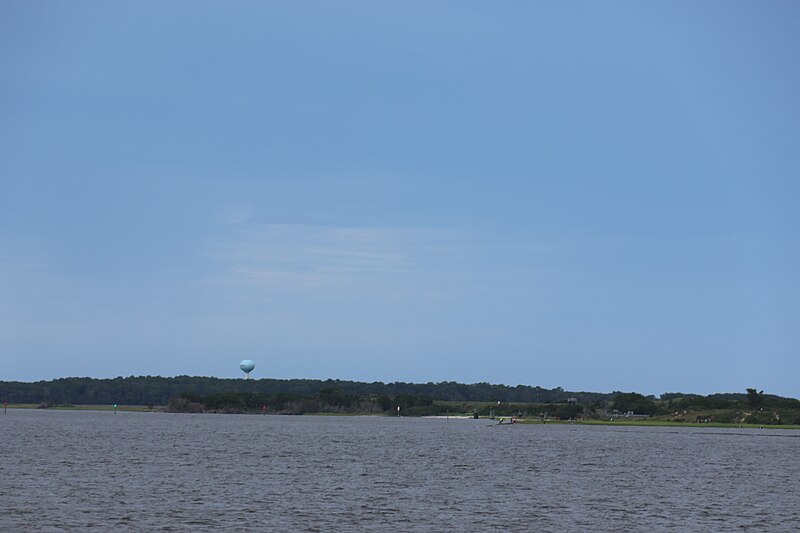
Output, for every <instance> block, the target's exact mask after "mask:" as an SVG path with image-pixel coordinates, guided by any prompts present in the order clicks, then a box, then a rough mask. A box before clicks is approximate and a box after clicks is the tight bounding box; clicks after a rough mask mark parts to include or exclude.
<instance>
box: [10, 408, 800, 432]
mask: <svg viewBox="0 0 800 533" xmlns="http://www.w3.org/2000/svg"><path fill="white" fill-rule="evenodd" d="M8 409H10V410H20V411H24V410H40V411H98V412H109V411H110V412H113V411H114V410H115V408H114V406H113V405H98V404H86V405H58V406H55V405H54V406H52V407H47V408H39V406H38V405H37V404H8ZM116 410H117V411H118V412H120V413H167V412H168V411H166V408H165V406H154V407H152V408H150V407H148V406H144V405H125V406H121V405H120V406H117V408H116ZM174 414H209V415H211V414H217V415H219V414H222V415H225V414H243V415H258V416H264V414H263V413H224V412H210V411H206V412H203V413H174ZM267 415H269V416H377V417H381V418H397V417H395V416H391V415H376V414H374V413H371V414H370V413H365V414H360V413H304V414H302V415H289V414H280V413H267ZM0 416H2V414H0ZM401 418H424V419H431V420H446V419H454V420H475V419H474V418H473V416H471V415H468V414H453V415H429V416H419V417H406V416H403V417H401ZM479 420H492V419H490V418H487V417H482V418H480V419H479ZM516 424H521V425H536V424H539V425H547V424H560V425H573V426H620V427H688V428H722V429H789V430H800V425H797V424H727V423H721V422H707V423H706V422H672V421H669V420H652V419H646V420H613V421H612V420H599V419H586V420H575V421H571V420H544V421H542V420H541V419H538V418H518V419H517V422H516Z"/></svg>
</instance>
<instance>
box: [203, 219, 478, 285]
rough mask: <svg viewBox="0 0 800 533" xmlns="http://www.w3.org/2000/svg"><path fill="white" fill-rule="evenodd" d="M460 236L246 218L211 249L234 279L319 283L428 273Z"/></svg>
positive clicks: (263, 282)
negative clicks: (267, 222) (283, 222)
mask: <svg viewBox="0 0 800 533" xmlns="http://www.w3.org/2000/svg"><path fill="white" fill-rule="evenodd" d="M460 238H462V239H463V237H462V236H459V235H458V234H457V233H456V232H452V231H443V230H436V229H418V228H414V229H408V228H358V227H342V226H317V225H295V224H254V223H242V224H239V225H238V226H237V230H236V231H234V232H232V233H231V234H229V235H228V237H227V239H226V240H224V241H218V242H215V243H214V244H213V245H212V247H211V249H212V254H213V255H214V257H215V258H216V260H217V261H219V262H220V263H222V264H223V265H224V268H225V271H226V274H227V281H229V282H237V283H251V284H253V285H257V286H260V287H263V288H280V289H320V288H324V287H335V286H339V287H341V286H343V285H347V284H353V283H360V282H361V283H364V282H370V283H375V282H379V283H380V282H385V283H392V282H396V281H398V280H400V279H404V278H407V277H409V276H419V275H424V273H425V272H426V271H429V270H431V269H435V268H439V267H437V265H439V264H440V263H441V262H442V258H443V256H446V255H447V254H448V253H451V252H452V251H453V250H454V249H455V248H457V247H460V246H462V245H461V244H459V242H458V241H459V239H460Z"/></svg>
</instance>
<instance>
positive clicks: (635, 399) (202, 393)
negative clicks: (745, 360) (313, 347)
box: [0, 376, 800, 424]
mask: <svg viewBox="0 0 800 533" xmlns="http://www.w3.org/2000/svg"><path fill="white" fill-rule="evenodd" d="M0 400H2V401H7V402H9V403H11V404H38V405H40V406H41V407H47V406H56V405H62V406H63V405H80V404H120V405H143V406H159V405H160V406H167V409H168V410H171V411H178V412H230V413H247V412H269V413H282V414H303V413H372V414H393V415H394V414H400V415H401V416H420V415H444V414H457V413H458V414H460V413H467V414H477V415H479V416H492V415H494V416H515V415H516V416H523V417H529V418H536V417H539V418H542V419H608V418H615V417H616V418H617V419H619V418H641V417H656V418H659V419H662V420H668V421H675V422H718V423H751V424H800V400H796V399H793V398H782V397H780V396H775V395H770V394H764V392H763V391H757V390H756V389H747V391H746V392H743V393H723V394H712V395H708V396H702V395H698V394H686V393H675V392H673V393H665V394H662V395H661V396H660V397H659V398H656V397H655V396H644V395H642V394H638V393H635V392H619V391H616V392H612V393H597V392H570V391H565V390H563V389H561V388H560V387H557V388H554V389H544V388H541V387H531V386H527V385H518V386H515V387H509V386H506V385H493V384H489V383H474V384H463V383H455V382H441V383H399V382H398V383H381V382H373V383H365V382H358V381H342V380H330V379H329V380H324V381H323V380H311V379H288V380H278V379H260V380H243V379H219V378H211V377H190V376H178V377H174V378H164V377H158V376H138V377H133V376H131V377H127V378H122V377H118V378H114V379H93V378H62V379H56V380H53V381H38V382H34V383H26V382H15V381H3V382H0ZM398 407H399V408H400V409H399V410H398Z"/></svg>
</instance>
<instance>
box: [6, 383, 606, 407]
mask: <svg viewBox="0 0 800 533" xmlns="http://www.w3.org/2000/svg"><path fill="white" fill-rule="evenodd" d="M331 388H335V389H337V390H339V391H340V392H341V393H342V394H345V395H354V396H358V397H363V398H367V397H377V396H381V395H382V396H391V397H394V396H399V395H403V394H407V395H411V396H427V397H430V398H433V399H436V400H446V401H466V402H480V401H501V402H522V403H554V402H566V401H567V399H569V398H575V399H576V400H577V401H578V402H581V403H591V402H597V401H606V400H609V399H611V396H612V395H611V394H603V393H594V392H568V391H564V390H563V389H561V388H560V387H559V388H555V389H544V388H541V387H530V386H527V385H518V386H516V387H509V386H506V385H492V384H489V383H474V384H470V385H466V384H463V383H456V382H453V381H448V382H441V383H402V382H395V383H381V382H372V383H366V382H360V381H342V380H333V379H328V380H318V379H251V380H245V379H220V378H213V377H199V376H177V377H174V378H165V377H159V376H131V377H127V378H123V377H118V378H113V379H94V378H61V379H55V380H52V381H36V382H33V383H27V382H19V381H0V399H2V400H8V401H9V402H10V403H39V402H45V403H52V404H104V403H105V404H108V403H120V404H128V405H166V404H167V403H168V402H169V401H170V400H171V399H173V398H175V397H177V396H179V395H180V394H182V393H192V394H195V395H198V396H208V395H211V394H218V393H231V392H237V393H260V394H287V395H291V396H293V397H304V398H305V397H313V396H315V395H318V394H319V393H320V391H322V390H323V389H331Z"/></svg>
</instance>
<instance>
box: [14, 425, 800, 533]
mask: <svg viewBox="0 0 800 533" xmlns="http://www.w3.org/2000/svg"><path fill="white" fill-rule="evenodd" d="M0 439H1V441H0V442H2V447H3V448H2V450H3V453H2V457H0V497H1V498H2V500H1V501H2V512H0V530H1V531H25V530H36V531H48V530H52V531H58V530H65V529H80V530H87V529H94V530H97V531H110V530H125V529H131V530H164V531H174V530H184V531H185V530H192V531H196V530H209V531H212V530H219V529H222V528H228V529H238V530H242V529H244V530H247V529H252V530H270V531H303V530H305V531H342V530H347V531H353V530H365V531H382V530H383V531H454V530H459V531H465V530H466V531H489V530H511V531H611V530H616V531H703V532H705V531H730V530H733V529H739V528H744V529H754V530H759V531H796V530H797V528H798V524H800V460H798V459H800V432H798V431H792V430H721V429H713V428H697V429H695V428H658V427H642V428H630V427H625V428H622V427H607V426H606V427H590V426H562V425H513V426H489V425H488V422H486V421H478V420H450V421H447V420H444V419H411V418H381V417H315V416H301V417H289V416H257V415H188V414H176V415H172V414H163V413H124V412H121V413H119V414H116V415H114V414H113V413H111V412H86V411H38V410H9V411H8V414H7V415H2V414H0Z"/></svg>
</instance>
